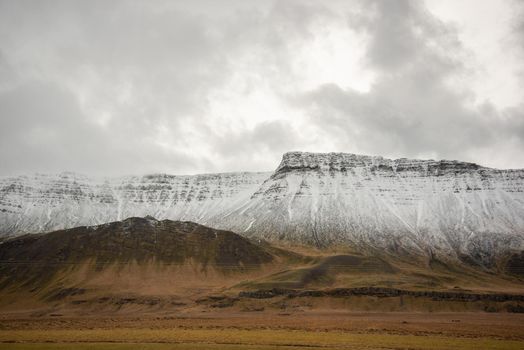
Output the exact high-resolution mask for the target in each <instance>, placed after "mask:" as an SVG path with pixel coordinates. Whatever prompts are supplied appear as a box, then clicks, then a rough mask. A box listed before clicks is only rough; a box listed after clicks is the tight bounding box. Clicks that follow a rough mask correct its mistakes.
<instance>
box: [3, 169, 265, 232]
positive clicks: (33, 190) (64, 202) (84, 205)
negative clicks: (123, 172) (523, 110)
mask: <svg viewBox="0 0 524 350" xmlns="http://www.w3.org/2000/svg"><path fill="white" fill-rule="evenodd" d="M269 175H270V174H269V173H223V174H204V175H194V176H172V175H165V174H159V175H146V176H141V177H140V176H131V177H123V178H108V179H96V178H89V177H86V176H83V175H78V174H74V173H61V174H58V175H39V174H37V175H34V176H19V177H4V178H0V232H2V233H4V234H10V235H12V234H20V233H24V232H46V231H53V230H58V229H64V228H71V227H75V226H82V225H96V224H101V223H106V222H111V221H117V220H121V219H125V218H127V217H131V216H146V215H152V216H154V217H156V218H158V219H167V218H169V219H173V220H188V221H195V222H199V223H206V222H207V221H208V220H211V219H213V218H214V217H215V216H217V215H219V216H220V215H222V214H223V213H224V212H227V211H232V210H234V209H235V208H236V207H237V206H240V205H241V204H243V203H244V202H245V201H246V200H248V199H249V198H250V196H251V195H252V194H253V192H254V191H255V190H256V189H257V188H258V187H259V185H260V184H261V183H262V182H263V181H264V180H265V179H266V178H267V177H268V176H269Z"/></svg>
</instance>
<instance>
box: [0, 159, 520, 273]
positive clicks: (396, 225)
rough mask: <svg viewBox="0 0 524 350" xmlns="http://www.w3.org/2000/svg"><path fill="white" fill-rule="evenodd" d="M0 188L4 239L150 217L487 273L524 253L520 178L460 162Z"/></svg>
mask: <svg viewBox="0 0 524 350" xmlns="http://www.w3.org/2000/svg"><path fill="white" fill-rule="evenodd" d="M0 183H1V185H0V210H1V211H2V213H0V230H1V231H2V232H4V233H8V234H12V233H17V232H24V231H42V230H51V229H57V228H64V227H72V226H76V225H79V224H82V225H86V224H98V223H102V222H107V221H113V220H118V219H121V218H125V217H128V216H144V215H153V216H155V217H157V218H161V219H163V218H169V219H178V220H180V219H182V220H192V221H196V222H199V223H203V224H207V225H211V226H214V227H218V228H223V229H229V230H233V231H236V232H238V233H241V234H244V235H246V236H250V237H257V238H266V239H270V240H280V239H284V240H289V241H293V242H300V243H307V244H315V245H317V246H326V245H329V244H333V243H335V244H338V243H349V244H351V245H353V246H355V247H357V248H360V249H363V250H369V249H379V250H387V251H390V252H392V253H402V252H412V253H416V254H425V255H429V256H445V257H451V258H458V259H462V260H473V261H476V262H481V263H483V264H487V265H490V264H493V263H494V258H495V257H496V256H498V255H501V254H506V253H509V252H511V251H519V250H522V249H523V248H524V170H497V169H490V168H485V167H482V166H479V165H476V164H472V163H465V162H459V161H434V160H410V159H396V160H390V159H385V158H382V157H371V156H361V155H355V154H345V153H328V154H317V153H302V152H290V153H286V154H285V155H284V157H283V159H282V162H281V164H280V165H279V166H278V168H277V169H276V171H275V172H274V173H272V174H270V173H232V174H213V175H197V176H169V175H153V176H145V177H132V178H124V179H109V180H104V181H95V180H92V179H87V178H84V177H79V176H77V175H72V174H62V175H59V176H57V177H49V176H35V177H17V178H3V179H1V182H0Z"/></svg>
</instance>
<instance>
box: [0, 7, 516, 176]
mask: <svg viewBox="0 0 524 350" xmlns="http://www.w3.org/2000/svg"><path fill="white" fill-rule="evenodd" d="M288 151H309V152H348V153H357V154H368V155H381V156H384V157H387V158H401V157H408V158H424V159H426V158H429V159H458V160H464V161H470V162H476V163H479V164H481V165H485V166H490V167H497V168H524V1H522V0H426V1H424V0H416V1H408V0H340V1H339V0H323V1H313V0H311V1H308V0H280V1H269V0H192V1H176V0H166V1H162V0H148V1H145V0H144V1H119V0H112V1H106V0H102V1H97V0H90V1H75V0H65V1H59V0H43V1H42V0H35V1H25V0H9V1H5V0H0V175H15V174H26V173H35V172H39V173H57V172H62V171H75V172H79V173H83V174H87V175H106V176H118V175H130V174H137V175H139V174H147V173H170V174H195V173H210V172H229V171H271V170H273V169H275V168H276V167H277V165H278V163H279V162H280V159H281V157H282V154H283V153H285V152H288Z"/></svg>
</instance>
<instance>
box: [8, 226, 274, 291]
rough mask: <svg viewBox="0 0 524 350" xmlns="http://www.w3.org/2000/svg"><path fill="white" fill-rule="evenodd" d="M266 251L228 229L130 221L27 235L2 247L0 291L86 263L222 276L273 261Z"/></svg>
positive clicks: (46, 278)
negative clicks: (186, 268)
mask: <svg viewBox="0 0 524 350" xmlns="http://www.w3.org/2000/svg"><path fill="white" fill-rule="evenodd" d="M272 260H273V255H272V254H270V253H269V252H268V250H267V249H265V248H263V247H261V246H258V245H256V244H254V243H252V242H250V241H249V240H247V239H245V238H243V237H241V236H239V235H237V234H235V233H233V232H229V231H222V230H216V229H212V228H209V227H206V226H202V225H198V224H195V223H192V222H181V221H170V220H162V221H157V220H155V219H153V218H151V217H147V218H129V219H126V220H123V221H118V222H112V223H108V224H104V225H100V226H93V227H85V226H84V227H78V228H74V229H69V230H61V231H55V232H51V233H47V234H39V235H26V236H23V237H19V238H16V239H12V240H9V241H6V242H4V243H3V244H0V287H5V286H8V285H10V284H11V283H13V282H22V283H24V284H34V283H36V282H45V281H46V280H48V279H50V278H52V277H53V276H54V275H55V274H56V273H57V272H58V271H63V270H67V269H71V268H74V267H75V266H76V265H79V264H81V263H84V262H87V261H89V262H91V263H93V264H94V266H95V269H96V270H103V269H104V268H106V267H109V266H115V265H116V266H119V265H122V266H124V265H127V264H130V263H137V264H138V265H142V264H146V263H147V264H149V263H154V264H156V265H183V264H185V263H188V262H190V263H192V264H194V265H196V266H198V268H199V269H200V270H206V269H207V268H208V267H213V268H214V269H216V270H222V271H224V272H228V271H231V270H232V269H233V270H235V271H243V270H250V269H257V268H259V267H261V265H262V264H266V263H270V262H271V261H272Z"/></svg>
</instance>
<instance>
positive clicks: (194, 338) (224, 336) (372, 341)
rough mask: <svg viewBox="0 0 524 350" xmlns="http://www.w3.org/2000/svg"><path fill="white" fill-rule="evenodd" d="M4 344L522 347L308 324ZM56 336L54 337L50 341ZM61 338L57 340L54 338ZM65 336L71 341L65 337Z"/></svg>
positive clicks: (111, 333) (19, 334)
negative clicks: (312, 327)
mask: <svg viewBox="0 0 524 350" xmlns="http://www.w3.org/2000/svg"><path fill="white" fill-rule="evenodd" d="M0 339H4V341H6V340H7V341H16V342H29V343H18V344H13V343H3V344H1V345H0V349H6V350H7V349H13V350H17V349H20V350H22V349H24V350H25V349H35V350H36V349H39V350H40V349H41V350H44V349H104V350H109V349H114V350H117V349H144V350H145V349H148V350H149V349H151V350H167V349H232V348H237V349H261V350H262V349H306V348H307V349H311V348H319V349H392V348H393V349H428V350H429V349H501V350H502V349H522V348H523V347H524V342H522V341H517V340H501V339H490V338H474V339H472V338H457V337H444V336H426V335H421V336H417V335H395V334H358V333H353V334H352V333H347V332H333V331H329V332H311V331H303V330H294V331H290V330H223V329H218V330H208V329H203V330H199V329H192V330H165V329H164V330H153V329H118V330H53V331H34V330H30V331H9V332H0ZM48 342H53V343H48ZM55 342H56V343H55ZM62 342H66V343H62Z"/></svg>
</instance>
